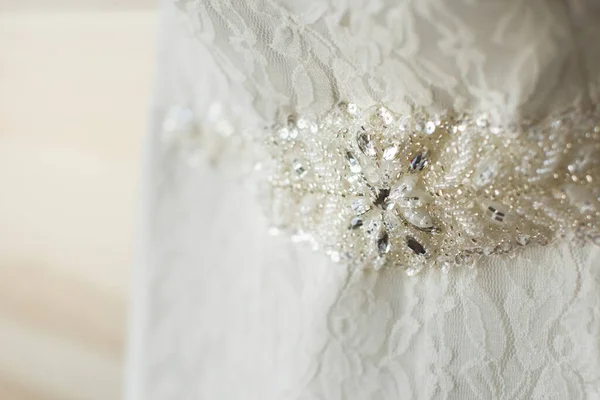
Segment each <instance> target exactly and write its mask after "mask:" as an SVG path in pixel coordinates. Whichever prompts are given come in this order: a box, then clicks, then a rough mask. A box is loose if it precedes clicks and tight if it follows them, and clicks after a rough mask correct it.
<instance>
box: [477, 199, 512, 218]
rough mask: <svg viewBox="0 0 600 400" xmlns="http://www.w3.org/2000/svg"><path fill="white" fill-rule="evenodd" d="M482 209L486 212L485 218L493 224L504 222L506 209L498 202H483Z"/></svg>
mask: <svg viewBox="0 0 600 400" xmlns="http://www.w3.org/2000/svg"><path fill="white" fill-rule="evenodd" d="M482 207H483V209H484V211H485V212H486V214H487V216H488V217H489V218H491V219H492V221H495V222H504V221H505V219H506V215H507V214H508V211H507V209H506V207H505V206H504V205H502V204H500V203H498V202H495V201H490V200H484V201H483V202H482Z"/></svg>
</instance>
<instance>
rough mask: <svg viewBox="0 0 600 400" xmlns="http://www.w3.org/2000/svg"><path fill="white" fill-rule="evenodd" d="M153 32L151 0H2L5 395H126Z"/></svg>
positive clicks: (0, 372)
mask: <svg viewBox="0 0 600 400" xmlns="http://www.w3.org/2000/svg"><path fill="white" fill-rule="evenodd" d="M54 6H55V7H54ZM155 30H156V15H155V11H154V5H153V2H152V1H148V0H129V1H112V2H111V1H101V0H95V1H90V0H88V1H81V0H62V1H48V0H20V1H18V2H17V1H14V0H0V88H1V90H0V399H11V400H30V399H36V400H39V399H44V400H45V399H61V400H69V399H76V400H84V399H90V400H95V399H103V400H106V399H118V398H120V397H121V396H120V393H121V385H122V382H123V379H122V361H123V347H124V332H125V322H126V306H127V296H128V292H129V272H130V267H131V264H132V246H133V244H132V243H133V239H132V238H133V227H134V215H135V214H134V213H135V208H136V202H137V200H138V199H137V190H138V176H139V165H140V162H139V152H140V150H139V149H140V142H141V140H142V135H143V133H144V131H145V121H146V109H147V106H148V103H149V93H150V88H151V81H152V74H153V64H154V43H155Z"/></svg>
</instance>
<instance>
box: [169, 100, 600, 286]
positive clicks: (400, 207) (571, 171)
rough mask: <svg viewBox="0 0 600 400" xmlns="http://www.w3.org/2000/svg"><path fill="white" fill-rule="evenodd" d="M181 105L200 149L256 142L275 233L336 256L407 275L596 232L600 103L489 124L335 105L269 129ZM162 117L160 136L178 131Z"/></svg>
mask: <svg viewBox="0 0 600 400" xmlns="http://www.w3.org/2000/svg"><path fill="white" fill-rule="evenodd" d="M175 110H176V111H177V112H175V113H173V112H170V113H169V114H168V118H167V120H166V122H168V121H171V122H172V121H173V115H175V116H178V115H180V114H181V110H178V109H175ZM171 111H173V110H171ZM185 115H186V116H187V117H189V115H188V114H187V113H186V114H185ZM219 115H220V113H219ZM187 117H186V118H185V122H186V124H185V126H186V129H184V130H183V131H184V132H187V131H190V132H194V134H193V135H191V136H190V135H188V136H190V137H192V136H193V137H194V138H195V139H194V140H192V142H194V143H196V144H197V145H198V144H201V143H204V144H201V147H203V148H204V149H206V148H207V147H208V148H211V147H215V146H214V145H207V144H206V143H213V144H214V143H218V144H219V145H218V146H216V147H217V148H220V149H223V148H226V147H228V146H226V145H224V144H223V141H224V140H227V141H231V140H232V138H233V139H235V140H233V143H237V145H236V147H238V148H241V147H244V148H246V149H251V148H253V149H254V150H258V152H257V153H258V154H257V155H256V159H257V160H258V162H257V163H256V167H257V168H255V169H256V173H257V175H256V177H257V178H258V179H259V181H261V182H262V183H264V185H260V187H261V188H264V194H266V196H263V197H262V198H261V200H263V204H264V205H265V206H266V209H267V213H268V214H269V216H270V218H271V221H272V222H273V224H274V225H275V229H274V231H277V232H279V231H285V232H289V233H290V234H291V237H292V239H293V240H294V241H308V242H310V243H311V244H312V245H313V247H315V248H318V249H321V250H323V251H325V252H326V253H327V254H328V255H329V256H330V257H331V259H332V260H334V261H338V262H345V263H348V264H350V265H352V266H355V267H358V268H375V269H379V268H381V267H383V266H389V267H400V268H403V269H405V271H406V273H407V274H408V275H415V274H417V273H419V272H420V271H421V270H422V269H423V268H424V267H438V268H441V269H442V270H443V271H447V270H448V269H449V268H451V267H453V266H459V265H466V266H472V265H474V263H475V261H476V260H477V259H478V258H479V257H481V256H482V255H492V254H514V253H515V252H516V251H517V250H518V249H519V248H521V247H523V246H526V245H534V244H537V245H546V244H548V243H550V242H551V241H553V240H555V239H557V238H560V237H563V236H573V237H574V238H576V239H580V240H582V241H586V242H588V241H592V242H594V243H596V244H600V201H599V198H600V187H598V186H596V182H598V180H599V179H600V165H599V162H600V110H591V111H588V112H573V111H571V112H567V113H565V114H563V115H558V116H553V117H552V118H545V119H543V120H539V121H523V122H521V123H520V124H519V125H509V126H496V125H493V124H491V122H490V120H489V119H488V118H487V117H486V115H477V116H471V115H443V116H438V117H433V116H431V115H428V114H426V113H424V112H420V111H413V112H412V113H410V115H402V116H399V115H396V114H394V113H393V112H391V111H390V110H388V109H386V108H385V107H376V108H373V109H369V110H365V111H361V110H359V109H358V108H357V107H356V106H355V105H353V104H341V105H340V106H339V107H336V109H334V110H332V111H331V112H329V113H328V114H327V115H325V116H323V117H322V118H319V119H318V120H313V119H309V118H303V117H299V116H296V115H290V116H289V117H288V118H287V121H286V123H285V124H282V125H281V126H276V127H274V128H272V129H269V130H268V131H267V132H268V133H267V136H266V139H265V136H264V133H265V132H248V131H237V132H235V133H232V132H234V131H235V130H233V129H232V126H231V125H230V124H227V129H226V131H223V129H222V125H223V124H222V118H212V119H210V120H215V123H213V124H210V121H208V122H209V123H208V125H209V126H203V127H201V129H200V128H199V127H198V126H195V125H194V124H193V121H192V119H191V118H187ZM179 119H181V118H179ZM219 121H221V122H219ZM217 122H218V123H217ZM170 125H173V124H170ZM170 125H169V124H166V126H165V133H166V134H169V135H170V136H173V132H179V131H182V129H181V127H179V128H177V129H173V127H172V126H170ZM176 125H177V124H176ZM203 125H206V121H204V122H203ZM178 126H179V125H178ZM194 126H195V127H196V129H195V130H194V129H192V128H193V127H194ZM167 127H169V129H167ZM199 130H202V131H211V134H214V133H215V132H216V133H221V134H220V135H212V136H214V137H213V138H212V139H211V138H210V137H211V134H209V135H203V134H199V132H198V131H199ZM221 131H223V132H221ZM180 133H181V132H180ZM201 133H203V132H201ZM204 133H208V132H204ZM180 136H181V135H180ZM183 136H185V135H183ZM179 142H181V144H183V147H189V146H188V145H185V143H187V142H189V138H188V139H186V140H183V141H182V140H179ZM240 143H246V145H244V146H241V147H240ZM239 160H240V159H239V158H237V159H236V162H239Z"/></svg>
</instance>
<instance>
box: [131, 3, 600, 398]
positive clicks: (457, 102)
mask: <svg viewBox="0 0 600 400" xmlns="http://www.w3.org/2000/svg"><path fill="white" fill-rule="evenodd" d="M176 3H177V4H174V5H173V4H167V5H166V6H165V12H164V27H165V29H164V31H163V36H162V44H161V48H160V53H159V65H160V68H159V73H158V78H159V79H158V84H157V91H156V98H155V105H154V107H153V110H152V118H151V122H152V126H153V127H154V128H153V129H152V131H151V132H150V135H149V138H148V146H147V154H146V164H145V168H146V171H145V182H144V201H145V204H144V209H143V225H142V229H141V231H142V245H141V257H140V263H139V264H140V265H139V268H138V270H137V272H136V276H135V280H136V282H137V287H136V290H135V298H134V307H133V318H132V321H133V322H132V334H131V337H130V339H131V340H130V357H129V367H128V373H129V381H128V385H127V398H128V399H130V400H155V399H226V400H230V399H231V400H236V399H243V400H247V399H248V400H249V399H257V400H271V399H273V400H283V399H302V400H308V399H319V400H355V399H356V400H365V399H377V400H387V399H600V251H599V250H598V248H597V247H595V246H594V245H586V246H577V245H575V244H572V243H570V242H568V241H566V240H565V241H561V242H556V243H553V244H551V245H548V246H546V247H532V248H528V249H526V250H524V251H522V252H521V253H520V254H518V256H517V257H508V256H490V257H486V258H484V259H482V260H481V261H480V262H479V263H478V264H477V266H476V268H473V269H470V268H457V269H453V270H451V271H450V272H449V273H442V272H441V271H440V270H436V269H427V270H425V271H424V272H423V273H422V274H420V275H417V276H414V277H409V276H406V274H404V272H403V271H400V270H394V269H393V268H390V269H383V270H380V271H372V270H365V271H357V270H352V269H349V268H347V267H346V266H345V265H344V264H336V263H333V262H331V261H330V260H329V259H328V258H327V257H325V256H324V255H323V254H320V253H319V252H314V251H313V250H312V249H311V248H309V247H308V246H303V245H298V244H294V243H291V242H290V241H289V240H288V239H287V238H286V237H285V236H276V237H274V236H272V235H270V234H269V221H268V220H267V219H266V218H265V217H264V214H263V212H262V209H261V205H260V202H261V198H260V197H259V196H256V195H255V193H254V190H252V188H249V187H248V185H247V184H246V182H247V180H246V179H245V176H244V174H243V173H241V174H240V173H237V172H235V171H232V168H231V163H229V164H227V163H226V162H224V163H223V165H222V164H221V163H220V162H219V158H220V157H221V155H222V154H223V153H227V148H226V147H227V146H228V142H227V141H224V142H222V143H221V142H220V143H219V146H212V147H211V148H206V149H203V148H193V149H191V148H189V146H188V145H187V144H186V142H185V141H172V140H165V137H164V135H163V133H164V132H163V120H164V119H165V117H166V115H167V113H168V112H169V110H170V109H171V108H172V107H174V106H185V107H189V108H191V109H193V110H195V112H196V113H197V114H198V118H199V119H200V120H201V121H202V120H206V121H207V125H210V126H214V124H215V123H220V124H223V123H226V124H227V126H228V127H229V129H231V130H233V131H235V130H236V129H240V127H241V126H243V127H246V128H247V127H248V126H256V127H257V129H261V127H262V126H265V125H267V126H268V125H269V124H272V123H274V121H275V120H276V119H277V118H278V116H279V115H280V114H281V110H294V111H295V112H299V113H303V114H307V115H312V116H319V115H322V114H323V113H324V112H326V111H327V110H329V109H330V108H331V107H332V106H333V105H334V104H336V102H338V101H340V100H344V101H349V102H353V103H356V104H358V105H359V106H361V107H370V106H373V105H376V104H385V105H386V106H388V107H389V108H391V109H392V110H394V111H395V112H399V113H401V112H403V111H406V110H407V109H408V107H409V106H415V105H416V106H420V107H423V108H424V109H426V110H428V111H431V112H439V111H442V110H448V109H452V110H454V111H456V112H471V111H484V112H487V113H489V114H490V115H491V117H492V118H495V119H498V120H502V121H518V120H519V119H520V118H523V117H524V116H528V115H545V114H548V113H552V112H555V111H562V110H564V109H569V108H578V107H582V105H585V104H596V103H598V102H599V101H600V99H599V97H598V96H599V95H600V93H599V91H598V88H600V67H598V65H600V64H599V63H600V44H599V43H600V42H598V38H599V37H600V6H599V5H598V4H599V3H597V2H596V1H595V0H587V1H585V0H580V1H575V0H571V1H569V0H564V1H550V0H543V1H542V0H527V1H523V0H503V1H499V0H498V1H492V0H469V1H467V0H464V1H456V2H453V1H443V0H418V1H407V0H405V1H402V0H397V1H393V0H370V1H367V0H338V1H334V0H310V1H296V0H248V1H238V0H220V1H219V0H189V1H187V0H179V1H177V2H176ZM215 105H218V106H219V109H220V110H221V113H220V114H218V115H219V117H218V118H219V119H218V120H217V121H215V116H214V113H213V112H214V110H215ZM211 113H213V114H211ZM200 147H202V146H200ZM234 156H235V154H234ZM240 157H242V156H240ZM190 160H192V161H194V162H192V163H191V162H190ZM233 164H235V162H234V163H233ZM233 170H235V168H233Z"/></svg>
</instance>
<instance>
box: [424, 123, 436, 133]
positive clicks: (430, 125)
mask: <svg viewBox="0 0 600 400" xmlns="http://www.w3.org/2000/svg"><path fill="white" fill-rule="evenodd" d="M435 128H436V126H435V122H433V121H427V123H426V124H425V133H426V134H428V135H431V134H433V133H434V132H435Z"/></svg>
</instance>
